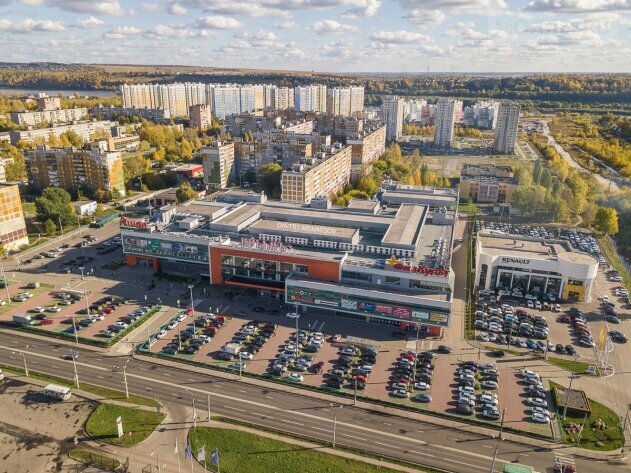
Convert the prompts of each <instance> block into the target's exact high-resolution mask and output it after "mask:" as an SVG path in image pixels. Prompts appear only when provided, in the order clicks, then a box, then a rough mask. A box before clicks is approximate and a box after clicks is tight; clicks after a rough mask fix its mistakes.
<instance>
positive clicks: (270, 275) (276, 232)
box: [121, 192, 457, 333]
mask: <svg viewBox="0 0 631 473" xmlns="http://www.w3.org/2000/svg"><path fill="white" fill-rule="evenodd" d="M454 199H456V201H457V195H455V196H454ZM455 218H456V215H455V212H454V211H451V210H447V209H446V208H444V207H441V208H436V207H432V206H431V205H423V204H420V203H418V199H416V200H415V203H405V202H402V203H399V204H397V205H393V206H386V205H382V204H381V202H379V201H359V200H354V201H352V202H351V203H350V204H349V205H348V206H347V207H346V208H332V207H331V205H330V202H329V201H327V200H326V199H314V200H313V201H312V202H311V203H310V204H309V205H294V204H281V203H278V202H267V201H266V199H265V196H264V195H260V194H254V193H246V192H229V193H228V194H226V195H224V196H222V197H220V198H218V199H216V200H212V199H205V200H194V201H190V202H187V203H185V204H183V205H178V206H167V207H163V208H161V209H158V210H156V211H155V212H153V215H152V216H151V217H141V218H122V219H121V237H122V241H123V249H124V252H125V254H126V258H127V263H128V264H129V265H131V266H134V265H145V266H152V267H153V268H154V269H155V270H156V271H162V272H166V273H171V274H177V275H185V276H188V277H193V276H197V277H201V278H202V279H207V280H208V281H209V282H210V284H212V285H226V286H232V287H233V288H241V290H245V291H252V292H255V293H256V294H257V295H267V296H269V295H279V296H281V297H284V299H285V301H286V302H287V303H295V304H297V305H298V306H301V307H303V308H311V309H310V310H307V313H309V312H310V311H313V312H317V311H316V310H315V309H317V310H326V311H331V312H335V313H336V314H337V315H340V316H346V317H357V318H360V319H362V320H366V321H370V322H381V323H386V324H393V325H399V326H401V325H402V322H403V325H402V326H403V327H404V328H405V327H410V326H414V327H415V326H416V325H417V324H420V325H421V326H425V327H427V330H429V331H431V332H434V333H436V332H440V328H441V327H446V326H447V325H448V323H449V315H450V310H451V304H452V294H453V286H454V274H453V271H452V270H451V266H450V263H451V250H452V240H453V230H454V224H455ZM303 310H305V309H303Z"/></svg>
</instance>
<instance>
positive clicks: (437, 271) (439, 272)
mask: <svg viewBox="0 0 631 473" xmlns="http://www.w3.org/2000/svg"><path fill="white" fill-rule="evenodd" d="M386 267H387V268H388V269H395V270H397V271H407V272H408V273H420V274H422V275H423V276H441V277H447V276H449V271H448V270H446V269H442V268H429V267H427V266H423V265H422V264H420V265H417V266H410V265H407V264H404V263H401V262H400V261H399V260H398V259H397V257H396V256H393V257H392V258H390V259H388V260H386Z"/></svg>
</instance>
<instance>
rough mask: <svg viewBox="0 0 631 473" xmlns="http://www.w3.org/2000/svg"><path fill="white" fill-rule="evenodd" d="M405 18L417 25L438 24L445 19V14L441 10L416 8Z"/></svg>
mask: <svg viewBox="0 0 631 473" xmlns="http://www.w3.org/2000/svg"><path fill="white" fill-rule="evenodd" d="M403 18H405V19H406V20H408V21H409V22H410V23H414V24H416V25H423V26H436V25H440V24H441V23H442V22H443V21H445V14H444V13H443V12H442V11H440V10H423V9H420V8H414V9H412V10H410V13H409V14H408V15H407V16H404V17H403Z"/></svg>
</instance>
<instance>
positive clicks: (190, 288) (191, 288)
mask: <svg viewBox="0 0 631 473" xmlns="http://www.w3.org/2000/svg"><path fill="white" fill-rule="evenodd" d="M188 289H189V291H191V317H192V318H193V337H195V304H194V303H193V285H192V284H189V285H188Z"/></svg>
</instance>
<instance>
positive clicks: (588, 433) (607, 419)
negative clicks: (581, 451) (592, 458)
mask: <svg viewBox="0 0 631 473" xmlns="http://www.w3.org/2000/svg"><path fill="white" fill-rule="evenodd" d="M554 386H557V384H556V383H553V382H551V383H550V387H551V388H552V387H554ZM589 404H590V406H591V408H592V413H591V415H590V416H589V417H588V418H587V422H586V423H585V428H584V429H583V434H582V436H581V444H580V447H581V448H586V449H588V450H601V451H608V450H615V449H617V448H620V447H622V446H623V445H624V435H623V433H622V425H621V422H620V418H619V417H618V415H617V414H616V413H615V412H614V411H612V410H611V409H609V408H608V407H607V406H605V405H603V404H600V403H599V402H596V401H594V400H592V399H590V400H589ZM562 414H563V412H559V423H560V424H561V435H562V436H563V443H565V444H568V445H576V440H577V439H578V434H576V433H568V432H567V431H566V428H565V427H566V425H567V424H569V423H574V424H576V425H577V426H579V428H580V426H581V425H582V423H583V419H584V418H583V416H580V415H579V416H576V417H574V416H571V415H570V414H569V413H568V415H567V417H566V419H564V420H561V416H562ZM598 419H600V420H602V421H603V422H604V423H605V425H606V427H607V428H606V429H604V430H602V429H599V428H598V427H596V421H597V420H598Z"/></svg>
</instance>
